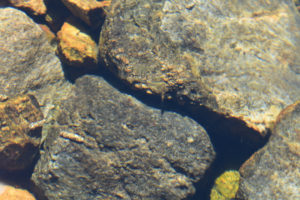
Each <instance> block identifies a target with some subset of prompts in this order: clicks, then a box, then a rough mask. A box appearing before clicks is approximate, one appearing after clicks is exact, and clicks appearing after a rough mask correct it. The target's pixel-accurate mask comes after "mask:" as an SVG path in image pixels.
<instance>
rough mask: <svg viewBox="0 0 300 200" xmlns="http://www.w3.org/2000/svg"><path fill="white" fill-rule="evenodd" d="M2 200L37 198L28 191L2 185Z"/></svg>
mask: <svg viewBox="0 0 300 200" xmlns="http://www.w3.org/2000/svg"><path fill="white" fill-rule="evenodd" d="M0 199H1V200H35V197H34V196H33V195H32V194H31V193H30V192H28V191H27V190H23V189H18V188H15V187H13V186H9V185H4V184H1V183H0Z"/></svg>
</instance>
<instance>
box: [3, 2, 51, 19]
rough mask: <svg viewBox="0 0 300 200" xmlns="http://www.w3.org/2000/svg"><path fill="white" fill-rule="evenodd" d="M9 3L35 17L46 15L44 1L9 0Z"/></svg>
mask: <svg viewBox="0 0 300 200" xmlns="http://www.w3.org/2000/svg"><path fill="white" fill-rule="evenodd" d="M8 2H9V3H10V4H11V5H12V6H14V7H16V8H19V9H21V10H24V11H27V12H29V13H30V14H33V15H45V14H46V11H47V8H46V5H45V3H44V1H43V0H27V1H24V0H8Z"/></svg>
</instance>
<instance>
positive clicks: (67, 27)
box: [57, 19, 98, 68]
mask: <svg viewBox="0 0 300 200" xmlns="http://www.w3.org/2000/svg"><path fill="white" fill-rule="evenodd" d="M57 37H58V40H59V44H58V49H57V53H58V55H59V57H60V58H61V60H62V61H63V62H64V63H66V64H68V65H71V66H76V67H83V66H84V67H88V68H91V67H95V65H96V64H97V62H98V48H97V44H96V42H95V41H94V40H93V39H92V38H91V36H90V35H89V34H88V33H87V31H86V30H85V29H84V27H82V26H81V25H80V24H79V23H76V22H75V20H73V19H69V20H67V22H65V23H64V24H63V26H62V28H61V30H60V31H59V32H58V33H57Z"/></svg>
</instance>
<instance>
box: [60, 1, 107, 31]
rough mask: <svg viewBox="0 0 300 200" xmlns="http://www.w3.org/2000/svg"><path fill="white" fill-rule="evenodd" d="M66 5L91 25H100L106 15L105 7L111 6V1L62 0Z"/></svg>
mask: <svg viewBox="0 0 300 200" xmlns="http://www.w3.org/2000/svg"><path fill="white" fill-rule="evenodd" d="M62 2H63V3H64V4H65V6H66V7H67V8H68V9H69V10H70V11H71V12H72V14H73V15H74V16H76V17H79V18H80V19H81V20H83V21H84V22H85V23H86V24H88V25H90V26H98V25H99V24H100V22H101V20H102V19H103V17H104V10H103V8H104V7H106V6H109V4H110V1H98V0H84V1H82V0H62Z"/></svg>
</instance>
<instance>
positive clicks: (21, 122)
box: [0, 95, 43, 171]
mask: <svg viewBox="0 0 300 200" xmlns="http://www.w3.org/2000/svg"><path fill="white" fill-rule="evenodd" d="M42 124H43V114H42V112H41V111H40V108H39V105H38V102H37V100H36V99H35V97H34V96H32V95H24V96H19V97H16V98H13V99H9V100H7V101H5V102H1V103H0V169H2V170H10V171H11V170H22V169H25V168H26V167H28V166H29V165H30V164H31V163H32V160H33V158H34V156H35V155H36V153H37V151H38V149H39V145H40V142H41V130H42V129H41V127H42Z"/></svg>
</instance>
